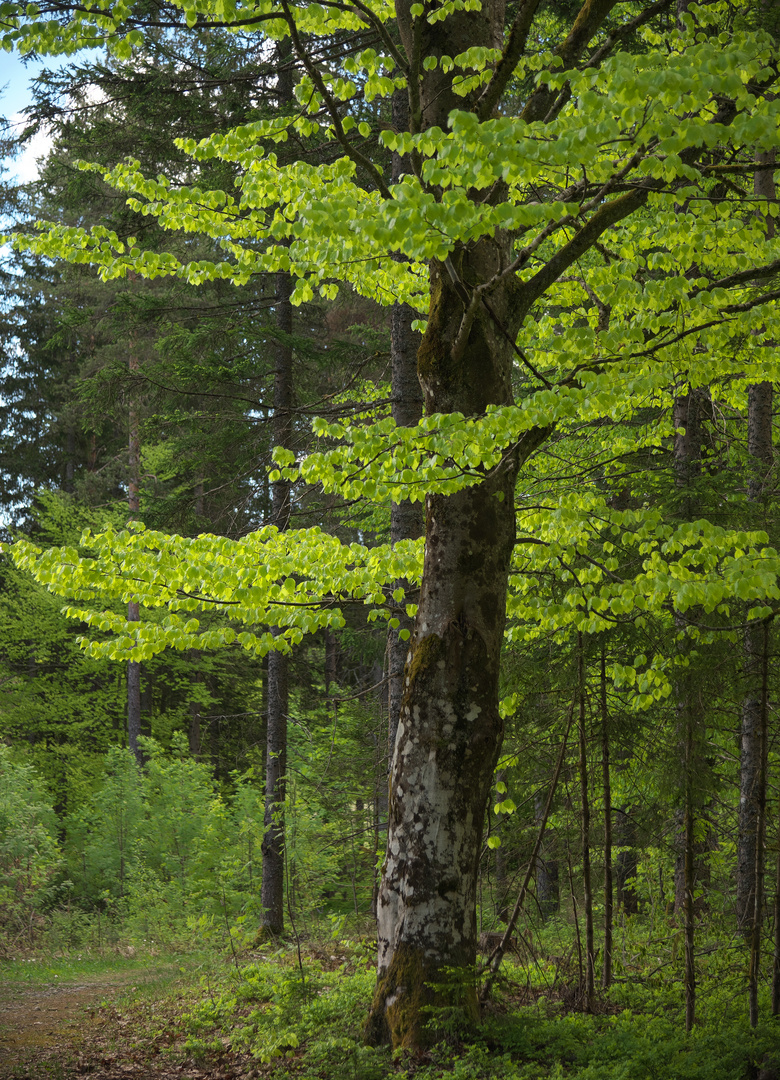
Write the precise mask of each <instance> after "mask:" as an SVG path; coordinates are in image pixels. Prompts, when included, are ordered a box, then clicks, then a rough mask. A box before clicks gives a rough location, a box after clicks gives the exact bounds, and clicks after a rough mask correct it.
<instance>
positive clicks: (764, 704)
mask: <svg viewBox="0 0 780 1080" xmlns="http://www.w3.org/2000/svg"><path fill="white" fill-rule="evenodd" d="M768 698H769V624H768V623H764V625H763V627H762V633H761V701H760V709H759V724H758V757H759V763H758V775H757V776H756V823H755V857H756V865H755V876H754V881H753V914H752V918H751V938H750V970H749V973H748V998H749V1005H750V1026H751V1027H753V1028H754V1027H757V1026H758V982H759V978H760V975H761V930H762V926H763V914H764V840H765V836H766V773H767V745H768V719H769V701H768Z"/></svg>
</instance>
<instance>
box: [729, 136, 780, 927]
mask: <svg viewBox="0 0 780 1080" xmlns="http://www.w3.org/2000/svg"><path fill="white" fill-rule="evenodd" d="M767 158H768V155H766V154H761V155H759V161H760V162H761V161H765V160H767ZM754 186H755V192H756V194H757V195H761V196H763V197H764V198H774V195H775V184H774V174H773V173H772V172H770V171H759V172H756V173H755V181H754ZM765 227H766V230H767V237H768V238H771V237H772V236H773V234H774V218H772V217H769V216H768V215H767V217H766V219H765ZM772 398H773V388H772V384H771V383H770V382H761V383H756V384H754V385H753V386H750V387H748V430H747V444H748V480H747V497H748V500H749V502H751V503H753V504H755V503H758V502H759V501H760V499H761V497H762V492H763V488H764V481H765V478H766V474H767V472H768V471H769V469H770V468H771V466H772V460H773V448H772V404H773V402H772ZM761 639H762V634H761V630H760V629H759V628H758V627H749V628H748V629H747V630H746V632H745V666H744V672H745V678H746V683H747V689H746V693H745V698H744V700H743V702H742V717H741V724H740V759H739V833H738V838H737V927H738V929H739V930H740V931H741V932H742V933H743V934H744V935H745V936H746V937H747V938H748V939H750V937H751V933H752V920H753V914H754V911H755V889H756V885H755V878H756V867H757V863H756V832H757V826H758V817H759V813H758V799H759V793H758V777H759V775H760V772H761V767H762V763H761V751H760V742H761V737H760V728H761V696H760V683H761V677H760V668H761V665H760V663H759V658H760V653H761V648H760V643H761Z"/></svg>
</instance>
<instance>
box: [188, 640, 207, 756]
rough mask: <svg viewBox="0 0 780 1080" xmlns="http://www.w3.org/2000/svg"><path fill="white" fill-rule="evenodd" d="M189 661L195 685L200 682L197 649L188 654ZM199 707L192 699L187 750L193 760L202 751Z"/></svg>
mask: <svg viewBox="0 0 780 1080" xmlns="http://www.w3.org/2000/svg"><path fill="white" fill-rule="evenodd" d="M189 660H190V663H191V664H192V667H193V672H192V683H193V685H197V684H198V683H200V682H201V681H202V678H203V676H202V674H201V672H200V671H199V669H198V663H199V661H200V651H199V650H198V649H191V650H190V654H189ZM200 721H201V705H200V702H199V701H196V700H195V699H194V698H193V699H192V700H191V701H190V730H189V740H188V741H189V749H190V753H191V754H192V756H193V757H194V758H199V757H200V754H201V750H202V745H203V739H202V733H201V722H200Z"/></svg>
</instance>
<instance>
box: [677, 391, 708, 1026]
mask: <svg viewBox="0 0 780 1080" xmlns="http://www.w3.org/2000/svg"><path fill="white" fill-rule="evenodd" d="M702 399H703V391H701V390H694V389H693V388H690V387H689V388H688V392H687V394H685V395H680V396H678V397H676V398H675V401H674V413H673V422H674V427H675V436H674V465H675V472H676V480H677V488H678V490H679V492H680V507H679V516H680V517H681V518H682V519H683V520H685V521H689V520H691V518H692V517H693V516H694V514H695V510H696V502H697V500H696V495H695V492H694V490H693V484H694V482H695V480H696V479H697V477H698V475H699V473H700V470H701V443H702V414H703V411H704V410H703V404H702ZM675 625H676V628H677V630H678V632H679V633H683V632H684V629H685V622H684V620H683V619H682V618H681V617H679V616H675ZM680 648H682V649H687V643H686V641H685V640H683V642H682V645H681V646H680ZM675 697H676V699H677V715H678V743H677V745H678V751H682V753H681V758H682V795H683V805H682V807H681V809H680V811H679V813H678V819H679V818H680V817H681V819H682V821H681V824H682V828H681V831H680V834H679V841H680V846H679V848H678V853H677V865H676V867H675V909H676V910H677V911H679V912H681V913H682V915H683V925H684V928H685V929H684V935H685V967H684V984H685V1029H686V1031H691V1030H692V1028H693V1025H694V1023H695V1019H696V958H695V914H696V909H695V889H696V876H697V875H696V855H697V851H696V839H695V829H696V811H697V809H698V805H697V804H698V800H697V798H696V795H695V779H694V774H695V773H696V772H697V768H698V766H700V764H701V761H700V754H699V753H698V738H697V735H698V733H697V730H696V728H697V721H698V718H699V709H698V701H697V688H696V685H695V681H694V679H693V678H692V676H691V672H690V668H686V669H685V674H684V675H683V676H681V677H680V678H679V679H678V681H677V686H676V687H675Z"/></svg>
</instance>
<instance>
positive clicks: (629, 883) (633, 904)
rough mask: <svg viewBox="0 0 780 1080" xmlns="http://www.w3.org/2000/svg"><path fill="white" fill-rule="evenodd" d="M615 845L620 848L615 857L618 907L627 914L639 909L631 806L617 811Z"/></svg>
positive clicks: (620, 807)
mask: <svg viewBox="0 0 780 1080" xmlns="http://www.w3.org/2000/svg"><path fill="white" fill-rule="evenodd" d="M615 846H616V847H618V848H620V850H619V851H618V853H617V856H616V858H615V892H616V894H617V903H618V907H619V908H620V909H621V911H623V913H624V914H626V915H636V914H637V913H638V911H639V897H638V895H637V891H636V885H635V882H636V873H637V866H638V861H637V853H636V828H635V825H634V819H633V817H632V814H631V807H628V806H619V807H618V808H617V810H616V812H615Z"/></svg>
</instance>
